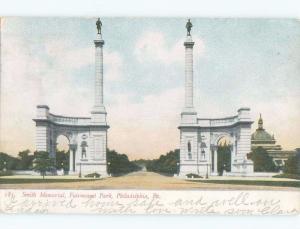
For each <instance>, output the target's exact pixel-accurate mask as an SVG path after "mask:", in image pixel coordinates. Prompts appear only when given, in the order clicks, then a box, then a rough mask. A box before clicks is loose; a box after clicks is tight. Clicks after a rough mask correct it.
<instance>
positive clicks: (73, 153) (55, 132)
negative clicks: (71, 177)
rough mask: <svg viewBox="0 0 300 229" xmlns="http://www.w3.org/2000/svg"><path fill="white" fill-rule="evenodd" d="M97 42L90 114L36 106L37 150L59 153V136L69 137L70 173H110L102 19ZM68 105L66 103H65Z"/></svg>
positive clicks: (99, 24) (51, 155)
mask: <svg viewBox="0 0 300 229" xmlns="http://www.w3.org/2000/svg"><path fill="white" fill-rule="evenodd" d="M97 29H98V33H97V37H96V39H95V40H94V44H95V95H94V107H93V109H92V111H91V117H69V116H61V115H54V114H52V113H50V109H49V107H48V106H47V105H38V106H37V115H36V118H35V119H34V121H35V123H36V150H37V151H46V152H48V153H49V155H50V157H52V158H55V157H56V144H57V142H56V141H57V138H58V137H59V136H60V135H63V136H65V137H67V139H68V140H69V150H70V157H69V173H71V174H72V173H73V174H78V173H82V174H83V175H84V174H89V173H98V174H100V175H101V176H102V177H104V176H107V169H106V166H107V165H106V148H107V129H108V128H109V126H108V125H107V122H106V115H107V113H106V111H105V107H104V104H103V45H104V40H103V39H102V35H101V22H100V20H99V19H98V22H97ZM66 105H67V104H66Z"/></svg>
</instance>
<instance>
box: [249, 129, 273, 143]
mask: <svg viewBox="0 0 300 229" xmlns="http://www.w3.org/2000/svg"><path fill="white" fill-rule="evenodd" d="M251 140H255V141H274V136H272V135H271V134H269V133H268V132H267V131H265V130H264V129H262V130H261V129H257V130H256V131H255V132H254V133H253V134H252V135H251Z"/></svg>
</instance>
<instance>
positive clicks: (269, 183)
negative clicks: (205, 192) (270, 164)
mask: <svg viewBox="0 0 300 229" xmlns="http://www.w3.org/2000/svg"><path fill="white" fill-rule="evenodd" d="M193 182H201V183H210V184H228V185H256V186H276V187H296V188H300V181H263V180H195V181H193Z"/></svg>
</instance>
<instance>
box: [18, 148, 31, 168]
mask: <svg viewBox="0 0 300 229" xmlns="http://www.w3.org/2000/svg"><path fill="white" fill-rule="evenodd" d="M18 156H19V163H18V165H17V168H16V169H19V170H31V169H32V168H33V159H34V155H33V154H31V152H30V150H24V151H21V152H19V154H18Z"/></svg>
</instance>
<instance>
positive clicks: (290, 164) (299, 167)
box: [283, 153, 300, 175]
mask: <svg viewBox="0 0 300 229" xmlns="http://www.w3.org/2000/svg"><path fill="white" fill-rule="evenodd" d="M283 171H284V173H288V174H297V175H300V153H297V154H296V155H295V156H292V157H289V158H288V160H287V161H286V162H285V165H284V169H283Z"/></svg>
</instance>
